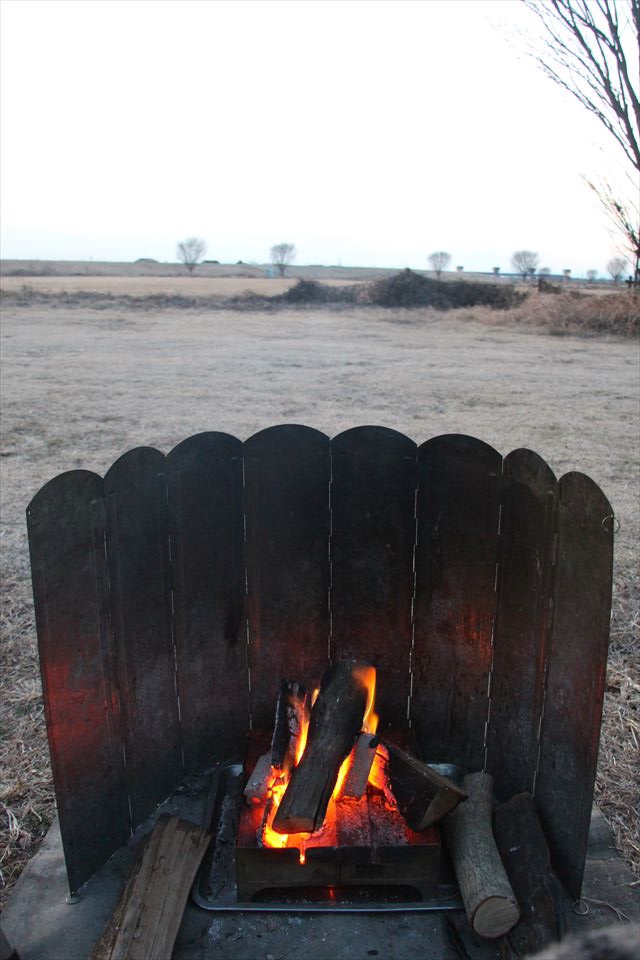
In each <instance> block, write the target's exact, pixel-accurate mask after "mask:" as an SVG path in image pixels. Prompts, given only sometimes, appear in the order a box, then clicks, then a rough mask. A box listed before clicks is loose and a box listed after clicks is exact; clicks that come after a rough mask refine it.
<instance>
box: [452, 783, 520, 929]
mask: <svg viewBox="0 0 640 960" xmlns="http://www.w3.org/2000/svg"><path fill="white" fill-rule="evenodd" d="M462 786H463V789H464V790H465V791H466V792H467V793H468V794H469V799H468V800H465V802H464V803H461V804H460V805H459V806H458V807H456V809H455V810H454V811H453V812H452V813H450V814H449V815H448V816H447V817H445V819H444V821H443V827H444V835H445V839H446V841H447V846H448V848H449V852H450V854H451V858H452V860H453V865H454V869H455V872H456V877H457V878H458V885H459V887H460V893H461V895H462V901H463V903H464V907H465V910H466V913H467V917H468V919H469V923H470V924H471V926H472V928H473V930H474V932H475V933H477V934H478V936H480V937H485V938H486V939H490V940H492V939H495V938H497V937H502V936H504V934H506V933H508V932H509V930H511V928H512V927H514V926H515V924H516V923H517V922H518V920H519V919H520V909H519V907H518V903H517V900H516V898H515V895H514V893H513V890H512V889H511V884H510V883H509V880H508V878H507V874H506V873H505V869H504V866H503V865H502V860H501V859H500V854H499V853H498V848H497V847H496V843H495V840H494V838H493V833H492V830H491V809H492V804H493V777H491V776H490V775H489V774H488V773H470V774H467V776H466V777H465V778H464V780H463V782H462Z"/></svg>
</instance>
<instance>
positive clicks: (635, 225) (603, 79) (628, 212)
mask: <svg viewBox="0 0 640 960" xmlns="http://www.w3.org/2000/svg"><path fill="white" fill-rule="evenodd" d="M523 3H524V4H525V6H526V7H527V8H528V9H529V10H530V11H531V12H532V13H533V14H534V15H535V16H536V17H537V18H538V20H539V23H540V25H541V27H542V48H541V49H540V46H539V44H536V46H535V47H534V49H533V50H530V52H531V53H532V55H533V56H534V58H535V59H536V60H537V61H538V63H539V64H540V66H541V67H542V69H543V71H544V73H545V74H546V75H547V76H548V77H549V78H550V79H551V80H553V81H554V83H557V84H558V85H559V86H560V87H563V89H565V90H567V91H568V92H569V93H570V94H572V96H574V97H575V98H576V99H577V100H578V102H579V103H581V104H582V106H583V107H585V108H586V109H587V110H588V111H589V113H591V114H593V116H595V117H596V118H597V119H598V121H599V122H600V123H601V124H602V125H603V126H604V127H605V129H606V130H607V131H608V132H609V133H610V134H611V136H612V137H613V139H614V141H615V142H616V143H617V145H618V147H619V148H620V150H621V152H622V157H623V160H624V163H625V165H626V169H627V171H628V177H627V179H628V182H629V185H630V187H631V192H630V194H629V197H630V199H628V200H625V199H623V198H621V196H620V191H619V190H614V189H613V188H612V187H611V185H610V184H609V183H608V182H607V181H606V180H604V181H600V182H598V183H595V182H593V181H592V180H590V179H588V178H585V179H586V180H587V183H588V184H589V186H590V187H591V188H592V190H594V191H595V193H596V194H597V196H598V198H599V199H600V202H601V203H602V204H603V206H604V207H605V209H606V210H607V212H608V214H609V216H610V218H611V220H612V221H613V224H614V226H615V227H616V229H617V230H618V231H619V232H620V233H621V234H622V237H623V238H624V243H625V247H626V249H627V250H628V252H629V255H630V257H631V259H632V262H633V264H634V279H635V282H636V284H637V283H638V282H639V281H640V208H639V206H638V202H637V176H638V173H640V96H639V94H638V89H639V86H640V85H639V83H638V58H639V56H640V0H523Z"/></svg>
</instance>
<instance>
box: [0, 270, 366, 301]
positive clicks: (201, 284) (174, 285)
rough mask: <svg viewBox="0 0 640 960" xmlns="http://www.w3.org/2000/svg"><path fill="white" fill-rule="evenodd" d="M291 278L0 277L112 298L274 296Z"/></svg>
mask: <svg viewBox="0 0 640 960" xmlns="http://www.w3.org/2000/svg"><path fill="white" fill-rule="evenodd" d="M295 282H296V281H295V279H294V278H292V277H282V278H281V277H272V278H271V279H267V278H266V277H264V276H260V277H205V276H198V275H197V274H195V275H194V276H193V277H136V276H132V277H7V276H3V277H2V291H3V292H4V293H8V294H17V293H21V291H23V290H24V289H25V288H26V289H27V290H31V291H32V292H33V294H34V295H37V294H54V295H55V294H61V293H96V294H100V293H102V294H105V293H106V294H109V295H110V296H114V297H122V296H125V297H148V296H154V295H155V296H158V295H162V296H181V297H220V298H221V299H226V298H227V297H237V296H241V295H242V294H246V293H253V294H258V295H259V296H263V297H273V296H276V295H278V294H281V293H284V292H285V291H286V290H288V289H289V287H292V286H293V285H294V284H295ZM326 283H328V284H329V285H331V286H344V285H350V284H351V281H350V280H327V281H326Z"/></svg>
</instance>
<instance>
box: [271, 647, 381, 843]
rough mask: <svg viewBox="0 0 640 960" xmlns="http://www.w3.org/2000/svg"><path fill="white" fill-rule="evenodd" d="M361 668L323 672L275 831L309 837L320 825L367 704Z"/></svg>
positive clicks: (345, 665)
mask: <svg viewBox="0 0 640 960" xmlns="http://www.w3.org/2000/svg"><path fill="white" fill-rule="evenodd" d="M362 666H363V664H357V663H354V662H353V661H346V662H345V661H342V662H339V663H335V664H333V666H331V667H329V669H328V670H327V671H326V672H325V674H324V676H323V678H322V683H321V686H320V693H319V694H318V699H317V700H316V702H315V704H314V706H313V709H312V710H311V719H310V722H309V733H308V737H307V746H306V749H305V752H304V754H303V756H302V759H301V760H300V763H299V764H298V766H297V767H295V768H294V769H293V771H292V773H291V779H290V781H289V785H288V786H287V789H286V791H285V794H284V796H283V798H282V802H281V803H280V806H279V807H278V811H277V813H276V815H275V818H274V821H273V829H274V830H275V831H277V833H288V834H290V833H313V831H314V830H317V829H318V827H320V826H321V824H322V822H323V820H324V818H325V814H326V812H327V805H328V803H329V799H330V797H331V794H332V793H333V789H334V787H335V784H336V780H337V777H338V773H339V770H340V766H341V764H342V761H343V760H344V759H345V757H347V756H348V755H349V753H350V752H351V748H352V747H353V744H354V741H355V738H356V736H357V735H358V733H359V732H360V730H361V729H362V722H363V719H364V714H365V710H366V706H367V690H366V688H365V687H364V686H363V684H362V682H361V680H360V679H359V677H358V674H357V670H358V668H359V667H360V668H361V667H362Z"/></svg>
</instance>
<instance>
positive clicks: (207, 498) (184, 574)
mask: <svg viewBox="0 0 640 960" xmlns="http://www.w3.org/2000/svg"><path fill="white" fill-rule="evenodd" d="M167 470H168V477H169V488H168V494H169V521H170V545H171V568H172V573H173V577H172V588H173V613H174V627H173V629H174V640H175V652H176V674H177V685H178V699H179V704H180V726H181V731H182V745H183V750H184V765H185V771H186V772H187V773H194V772H197V771H199V770H204V769H206V768H207V767H210V766H211V765H212V763H213V762H214V761H221V760H233V759H241V758H242V754H243V748H244V738H245V735H246V733H247V730H248V727H249V706H248V693H249V686H248V677H247V635H246V628H245V576H244V519H243V509H242V482H243V481H242V444H241V442H240V441H239V440H236V438H235V437H230V436H229V435H228V434H225V433H199V434H197V435H196V436H195V437H190V438H189V439H188V440H184V441H183V442H182V443H180V444H178V446H177V447H175V448H174V449H173V450H172V451H171V453H170V454H169V455H168V457H167ZM222 678H224V683H222V682H221V680H222Z"/></svg>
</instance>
